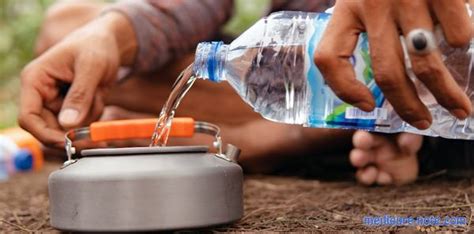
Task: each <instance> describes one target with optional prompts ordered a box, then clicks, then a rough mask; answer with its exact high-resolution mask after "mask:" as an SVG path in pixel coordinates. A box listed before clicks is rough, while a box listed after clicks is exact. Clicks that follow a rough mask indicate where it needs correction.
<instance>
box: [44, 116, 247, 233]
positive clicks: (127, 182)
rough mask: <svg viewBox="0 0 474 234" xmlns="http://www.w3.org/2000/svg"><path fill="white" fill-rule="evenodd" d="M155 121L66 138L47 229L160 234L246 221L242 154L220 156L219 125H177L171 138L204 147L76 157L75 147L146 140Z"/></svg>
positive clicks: (229, 150)
mask: <svg viewBox="0 0 474 234" xmlns="http://www.w3.org/2000/svg"><path fill="white" fill-rule="evenodd" d="M155 123H156V119H148V120H125V121H111V122H98V123H94V124H92V125H91V126H90V127H88V128H81V129H76V130H72V131H70V132H68V133H67V135H66V152H67V155H68V160H67V161H66V162H65V163H64V165H63V167H62V168H61V169H59V170H57V171H55V172H53V173H52V174H51V175H50V177H49V181H48V184H49V196H50V215H51V225H52V226H53V227H55V228H58V229H60V230H67V231H107V232H114V231H159V230H176V229H189V228H201V227H208V226H214V225H220V224H226V223H231V222H234V221H236V220H238V219H240V218H241V217H242V215H243V191H242V186H243V172H242V169H241V167H240V166H239V165H238V164H237V163H236V160H237V158H238V155H239V153H240V151H239V150H238V149H237V148H236V147H235V146H232V145H227V147H226V151H225V152H224V151H223V149H222V141H221V138H220V133H219V132H220V130H219V128H218V127H217V126H215V125H213V124H210V123H206V122H197V121H194V120H193V119H190V118H175V119H174V120H173V124H172V128H171V133H170V136H172V137H190V136H192V135H193V134H195V133H205V134H211V135H213V136H214V137H215V140H214V146H215V147H216V151H217V152H216V153H211V152H209V147H207V146H171V147H131V148H105V149H88V150H83V151H81V152H80V155H81V157H78V156H79V155H78V154H77V152H75V151H76V150H75V147H74V145H73V143H74V141H76V140H82V139H91V140H92V141H111V140H123V139H132V138H144V137H150V136H151V133H152V132H153V129H154V124H155Z"/></svg>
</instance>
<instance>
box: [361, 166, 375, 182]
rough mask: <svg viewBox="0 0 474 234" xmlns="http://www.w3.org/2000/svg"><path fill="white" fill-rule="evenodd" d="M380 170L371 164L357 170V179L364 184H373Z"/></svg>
mask: <svg viewBox="0 0 474 234" xmlns="http://www.w3.org/2000/svg"><path fill="white" fill-rule="evenodd" d="M377 175H378V170H377V168H375V167H374V166H369V167H366V168H362V169H359V170H357V172H356V179H357V181H359V183H361V184H364V185H372V184H373V183H375V181H376V180H377Z"/></svg>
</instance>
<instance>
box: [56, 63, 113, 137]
mask: <svg viewBox="0 0 474 234" xmlns="http://www.w3.org/2000/svg"><path fill="white" fill-rule="evenodd" d="M93 62H97V61H96V60H94V59H92V58H90V57H89V58H84V59H82V60H81V59H80V58H79V60H78V61H77V63H76V64H77V65H76V67H75V69H74V70H75V71H76V73H75V77H74V82H73V83H72V85H71V88H70V89H69V91H68V93H67V95H66V97H65V98H64V102H63V105H62V108H61V112H60V113H59V123H60V124H61V126H62V127H63V128H66V129H69V128H74V127H77V126H80V125H81V124H82V123H83V122H84V121H85V119H86V117H87V116H88V114H89V111H90V109H91V107H92V104H93V100H94V95H95V91H96V89H97V86H98V84H99V81H100V80H101V77H102V76H103V75H104V74H103V73H104V72H103V70H101V69H98V68H104V67H105V65H104V64H92V63H93Z"/></svg>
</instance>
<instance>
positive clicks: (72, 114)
mask: <svg viewBox="0 0 474 234" xmlns="http://www.w3.org/2000/svg"><path fill="white" fill-rule="evenodd" d="M78 116H79V111H77V110H74V109H64V110H62V111H61V113H59V123H61V125H66V126H67V125H74V124H76V121H77V117H78Z"/></svg>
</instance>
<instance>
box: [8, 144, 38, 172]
mask: <svg viewBox="0 0 474 234" xmlns="http://www.w3.org/2000/svg"><path fill="white" fill-rule="evenodd" d="M13 164H14V165H15V169H17V170H18V171H29V170H31V169H32V168H33V155H32V154H31V152H30V151H29V150H25V149H22V150H19V151H17V152H16V153H15V154H14V155H13Z"/></svg>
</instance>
